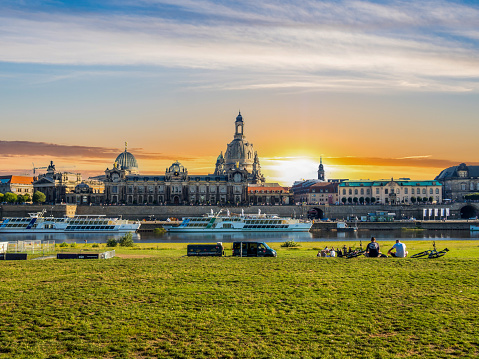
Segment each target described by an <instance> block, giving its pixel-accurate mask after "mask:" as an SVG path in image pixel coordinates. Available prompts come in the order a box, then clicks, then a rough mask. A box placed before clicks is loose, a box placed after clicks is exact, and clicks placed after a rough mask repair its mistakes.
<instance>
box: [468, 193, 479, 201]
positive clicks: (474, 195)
mask: <svg viewBox="0 0 479 359" xmlns="http://www.w3.org/2000/svg"><path fill="white" fill-rule="evenodd" d="M464 199H465V200H467V201H477V200H479V193H477V192H476V193H470V194H466V195H465V196H464Z"/></svg>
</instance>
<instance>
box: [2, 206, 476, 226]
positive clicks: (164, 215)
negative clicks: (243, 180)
mask: <svg viewBox="0 0 479 359" xmlns="http://www.w3.org/2000/svg"><path fill="white" fill-rule="evenodd" d="M227 209H228V210H229V211H230V212H231V213H233V214H234V213H236V214H237V213H241V210H242V209H243V210H244V213H245V214H247V215H248V214H257V213H258V211H259V210H261V213H264V214H275V215H278V216H279V217H290V218H304V219H306V218H308V216H310V214H311V213H315V214H316V218H315V219H314V224H313V226H312V228H311V230H312V231H319V230H335V228H336V225H337V224H336V221H345V220H347V219H348V218H349V219H350V218H352V217H353V216H354V217H358V219H361V217H362V216H367V215H368V213H374V212H377V211H383V212H387V213H392V214H394V218H396V219H398V218H416V219H415V220H413V221H402V220H396V221H390V222H362V221H359V220H358V221H357V222H356V221H348V224H349V225H354V226H357V227H358V229H359V230H368V229H369V230H397V229H403V228H406V229H430V230H469V229H470V225H471V224H475V225H479V221H477V220H471V219H470V218H477V217H478V216H479V203H471V202H456V203H452V204H442V205H407V206H403V205H397V206H394V205H390V206H385V205H382V206H381V205H337V206H328V205H322V206H317V205H316V206H315V205H283V206H244V207H242V206H240V207H228V208H226V207H219V206H123V205H121V206H80V205H78V206H77V205H67V204H56V205H46V204H45V205H12V204H4V205H0V219H3V218H5V217H27V216H28V213H31V212H40V211H42V210H45V212H46V214H45V216H47V217H48V216H53V217H57V218H62V217H65V216H66V217H73V216H75V215H83V216H84V215H96V216H99V215H103V216H106V217H108V218H117V217H118V218H120V217H121V218H123V219H128V220H135V221H140V222H141V227H140V232H153V231H154V229H155V228H162V227H163V225H165V224H167V223H168V224H179V223H180V221H179V220H180V219H181V218H183V217H197V216H202V215H205V214H207V213H210V212H211V210H213V212H215V213H216V212H218V211H220V210H223V213H225V211H226V210H227ZM441 209H449V213H450V215H449V217H448V218H447V221H442V220H440V218H438V217H435V218H434V217H431V218H429V217H426V218H423V213H424V210H427V211H428V213H429V212H430V211H431V210H432V212H435V210H437V211H438V212H439V213H440V212H441ZM152 218H154V220H151V219H152ZM168 218H170V219H173V221H172V222H167V221H166V220H167V219H168ZM326 218H329V219H330V221H326V220H325V219H326ZM175 220H176V221H175ZM335 220H336V221H335Z"/></svg>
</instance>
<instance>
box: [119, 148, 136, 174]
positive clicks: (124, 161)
mask: <svg viewBox="0 0 479 359" xmlns="http://www.w3.org/2000/svg"><path fill="white" fill-rule="evenodd" d="M115 162H116V163H117V164H118V167H119V168H120V169H122V170H130V171H131V170H137V169H138V162H136V158H135V156H133V155H132V154H131V153H130V152H127V151H125V152H122V153H120V154H119V155H118V157H117V158H116V160H115Z"/></svg>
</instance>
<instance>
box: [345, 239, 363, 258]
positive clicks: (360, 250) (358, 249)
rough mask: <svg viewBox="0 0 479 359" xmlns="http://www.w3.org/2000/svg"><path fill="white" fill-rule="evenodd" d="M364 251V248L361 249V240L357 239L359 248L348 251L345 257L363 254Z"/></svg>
mask: <svg viewBox="0 0 479 359" xmlns="http://www.w3.org/2000/svg"><path fill="white" fill-rule="evenodd" d="M365 253H366V250H365V249H364V250H363V242H362V241H359V248H356V249H355V250H351V251H349V253H347V254H346V255H345V258H346V259H350V258H356V257H359V256H362V255H364V254H365Z"/></svg>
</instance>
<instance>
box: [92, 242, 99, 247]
mask: <svg viewBox="0 0 479 359" xmlns="http://www.w3.org/2000/svg"><path fill="white" fill-rule="evenodd" d="M99 247H100V245H99V244H98V243H93V245H92V248H99Z"/></svg>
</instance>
